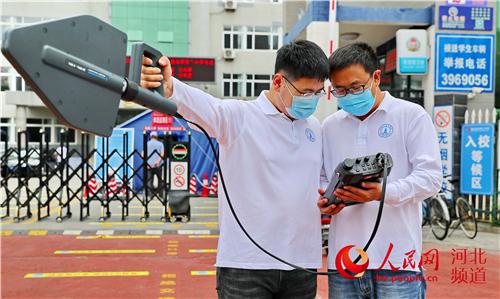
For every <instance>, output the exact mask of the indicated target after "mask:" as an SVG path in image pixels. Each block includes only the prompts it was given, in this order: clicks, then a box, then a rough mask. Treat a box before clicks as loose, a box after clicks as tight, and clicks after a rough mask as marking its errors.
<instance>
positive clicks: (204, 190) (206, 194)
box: [201, 172, 209, 197]
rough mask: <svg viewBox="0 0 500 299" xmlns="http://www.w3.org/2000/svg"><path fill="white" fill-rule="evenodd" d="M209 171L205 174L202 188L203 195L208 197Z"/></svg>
mask: <svg viewBox="0 0 500 299" xmlns="http://www.w3.org/2000/svg"><path fill="white" fill-rule="evenodd" d="M208 193H209V192H208V173H206V172H205V174H204V175H203V186H202V188H201V197H208V195H209V194H208Z"/></svg>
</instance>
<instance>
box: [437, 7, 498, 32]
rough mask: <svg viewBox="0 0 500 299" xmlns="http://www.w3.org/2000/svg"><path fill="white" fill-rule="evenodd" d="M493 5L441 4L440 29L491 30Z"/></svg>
mask: <svg viewBox="0 0 500 299" xmlns="http://www.w3.org/2000/svg"><path fill="white" fill-rule="evenodd" d="M494 17H495V16H494V11H493V7H477V6H476V7H473V6H440V7H439V22H438V24H439V29H443V30H473V31H491V30H492V29H493V19H494Z"/></svg>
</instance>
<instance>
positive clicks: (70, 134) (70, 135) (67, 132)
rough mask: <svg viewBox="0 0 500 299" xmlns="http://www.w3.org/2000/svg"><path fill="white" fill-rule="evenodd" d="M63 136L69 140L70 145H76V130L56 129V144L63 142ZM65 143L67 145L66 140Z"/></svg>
mask: <svg viewBox="0 0 500 299" xmlns="http://www.w3.org/2000/svg"><path fill="white" fill-rule="evenodd" d="M61 136H65V137H66V138H68V142H69V143H76V136H75V130H73V129H68V128H66V127H56V143H60V142H61ZM63 142H64V143H66V139H64V138H63Z"/></svg>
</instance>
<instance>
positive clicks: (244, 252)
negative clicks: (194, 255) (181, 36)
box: [141, 41, 328, 299]
mask: <svg viewBox="0 0 500 299" xmlns="http://www.w3.org/2000/svg"><path fill="white" fill-rule="evenodd" d="M151 63H152V61H151V60H150V59H147V58H145V59H144V63H143V70H142V78H141V79H142V81H141V85H142V86H143V87H146V88H156V87H159V86H160V82H161V81H163V86H164V95H165V97H166V98H169V99H171V100H173V101H175V102H176V104H177V107H178V112H179V114H181V115H182V116H183V117H185V118H186V119H187V120H190V121H193V122H195V123H197V124H199V125H201V127H203V128H205V129H206V131H208V133H209V134H210V135H211V136H212V137H215V138H216V139H217V141H218V142H219V144H220V164H221V168H222V169H221V172H222V174H223V176H224V177H225V178H226V183H227V191H228V195H229V196H230V199H232V201H231V202H232V205H233V206H234V211H235V212H236V214H237V215H238V218H239V220H240V221H241V224H242V225H243V226H244V227H245V228H246V230H247V231H248V234H249V235H250V236H251V237H252V238H253V239H254V240H255V242H256V243H257V244H259V245H260V246H262V248H263V249H264V250H266V251H268V252H269V253H271V254H273V255H275V256H277V257H279V258H281V259H283V260H285V261H288V262H290V263H293V264H295V265H298V266H300V267H302V268H308V269H313V271H316V270H315V269H317V268H320V267H321V264H322V250H321V226H320V225H321V223H320V212H319V210H318V208H317V207H316V198H317V197H316V192H317V188H318V187H319V182H320V171H321V166H322V159H321V150H322V147H321V128H320V123H319V121H318V120H317V119H316V118H315V117H313V116H311V115H312V114H313V113H314V111H315V110H316V105H317V103H318V100H319V98H320V97H322V96H323V95H325V91H324V89H323V87H324V80H325V79H326V78H327V77H328V59H327V57H326V55H325V53H324V52H323V51H322V50H321V48H320V47H319V46H317V45H316V44H314V43H312V42H309V41H296V42H292V43H290V44H287V45H285V46H283V47H282V48H281V49H279V50H278V52H277V57H276V63H275V74H274V76H273V80H272V85H271V88H270V90H268V91H263V92H262V93H261V95H260V96H259V97H258V98H257V99H256V100H253V101H238V100H220V99H216V98H214V97H212V96H211V95H209V94H206V93H204V92H203V91H201V90H198V89H196V88H192V87H190V86H188V85H186V84H184V83H182V82H180V81H179V80H177V79H175V78H173V77H172V69H171V66H170V63H169V60H168V59H167V57H162V58H161V59H160V62H159V63H160V65H161V66H162V70H160V68H156V67H150V65H151ZM219 196H220V202H219V207H220V209H219V219H220V238H219V243H218V250H217V262H216V266H217V292H218V295H219V298H311V299H312V298H315V296H316V286H317V284H316V281H317V279H316V275H315V274H311V273H308V272H306V271H303V270H296V269H293V268H292V267H291V266H289V265H287V264H285V263H282V262H280V261H278V260H276V259H274V258H272V257H271V256H270V255H268V254H266V253H265V252H264V251H263V250H261V249H259V248H258V247H257V246H256V245H255V244H253V243H252V242H251V241H250V240H249V239H248V238H247V236H246V235H245V233H244V232H243V230H242V229H241V228H240V227H239V224H238V223H237V221H236V220H235V219H234V217H233V215H232V213H231V210H230V207H229V205H228V203H227V201H226V196H227V195H226V194H225V192H221V193H220V195H219Z"/></svg>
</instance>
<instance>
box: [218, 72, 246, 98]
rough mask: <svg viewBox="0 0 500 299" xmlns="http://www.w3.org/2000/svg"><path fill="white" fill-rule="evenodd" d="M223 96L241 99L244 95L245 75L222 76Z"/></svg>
mask: <svg viewBox="0 0 500 299" xmlns="http://www.w3.org/2000/svg"><path fill="white" fill-rule="evenodd" d="M222 86H223V89H224V90H223V95H224V96H225V97H241V96H242V95H243V75H242V74H223V75H222Z"/></svg>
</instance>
